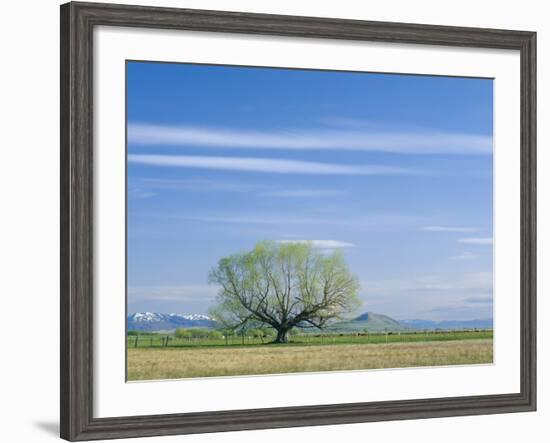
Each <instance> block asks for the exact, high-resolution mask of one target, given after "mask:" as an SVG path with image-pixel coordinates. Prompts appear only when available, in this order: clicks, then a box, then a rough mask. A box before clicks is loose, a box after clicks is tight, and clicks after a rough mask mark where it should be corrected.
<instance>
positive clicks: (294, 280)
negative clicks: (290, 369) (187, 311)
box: [209, 242, 359, 343]
mask: <svg viewBox="0 0 550 443" xmlns="http://www.w3.org/2000/svg"><path fill="white" fill-rule="evenodd" d="M209 280H210V282H211V283H215V284H217V285H219V286H220V287H221V289H220V292H219V294H218V300H217V301H218V303H217V305H216V306H215V307H214V308H213V309H212V310H211V312H210V314H211V316H212V317H213V318H215V319H216V320H217V321H218V322H219V323H220V324H221V325H222V328H230V329H232V330H235V331H241V332H242V331H243V330H248V329H251V328H252V329H255V328H258V327H263V328H266V327H268V328H269V327H270V328H273V329H274V330H275V331H277V334H276V337H275V339H274V342H276V343H285V342H287V340H288V333H289V331H291V330H292V328H295V327H299V328H318V329H323V328H325V327H326V326H327V325H328V324H329V323H330V321H331V320H334V319H338V318H342V316H344V315H345V314H347V313H349V312H352V311H354V310H355V309H356V308H357V307H358V305H359V300H358V297H357V291H358V289H359V284H358V281H357V279H356V278H355V277H354V276H353V275H351V273H350V272H349V270H348V267H347V264H346V262H345V260H344V258H343V256H342V255H341V254H340V253H339V252H334V253H331V254H323V253H321V252H320V251H318V250H316V249H315V248H313V246H312V244H310V243H282V244H279V243H275V242H261V243H258V244H257V245H256V246H255V247H254V249H252V250H251V251H248V252H245V253H241V254H235V255H231V256H229V257H225V258H222V259H221V260H220V261H219V262H218V265H217V266H216V267H215V268H214V269H212V271H211V272H210V276H209Z"/></svg>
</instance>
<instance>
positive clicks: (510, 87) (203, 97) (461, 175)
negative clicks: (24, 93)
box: [61, 3, 536, 441]
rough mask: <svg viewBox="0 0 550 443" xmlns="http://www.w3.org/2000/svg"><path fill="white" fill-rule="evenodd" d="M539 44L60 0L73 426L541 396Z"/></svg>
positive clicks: (402, 414) (479, 403) (511, 406)
mask: <svg viewBox="0 0 550 443" xmlns="http://www.w3.org/2000/svg"><path fill="white" fill-rule="evenodd" d="M535 42H536V34H535V33H533V32H525V31H510V30H495V29H475V28H457V27H446V26H433V25H420V24H403V23H381V22H368V21H356V20H342V19H331V18H313V17H293V16H278V15H263V14H248V13H235V12H219V11H202V10H189V9H169V8H156V7H142V6H139V7H138V6H122V5H113V4H99V3H68V4H65V5H63V6H61V437H62V438H64V439H67V440H70V441H76V440H92V439H106V438H122V437H143V436H154V435H171V434H188V433H202V432H220V431H235V430H247V429H262V428H280V427H291V426H310V425H326V424H343V423H357V422H369V421H380V420H400V419H416V418H428V417H444V416H457V415H473V414H492V413H505V412H506V413H508V412H519V411H533V410H535V408H536V293H535V281H536V278H535V277H536V238H535V234H536V203H535V202H536V193H535V183H536V177H535V168H536V140H535V134H536V126H535V125H536V118H535V116H536V112H535V104H536V103H535V99H536V86H535V78H536V47H535Z"/></svg>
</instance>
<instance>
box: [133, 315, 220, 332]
mask: <svg viewBox="0 0 550 443" xmlns="http://www.w3.org/2000/svg"><path fill="white" fill-rule="evenodd" d="M215 327H216V322H215V321H214V320H212V319H211V318H210V317H208V316H207V315H203V314H158V313H156V312H136V313H135V314H132V315H129V316H128V330H129V331H132V330H134V331H169V330H173V329H176V328H215Z"/></svg>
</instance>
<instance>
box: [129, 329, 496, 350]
mask: <svg viewBox="0 0 550 443" xmlns="http://www.w3.org/2000/svg"><path fill="white" fill-rule="evenodd" d="M489 338H493V331H492V330H479V331H431V332H421V331H417V332H411V331H409V332H401V333H370V334H322V335H321V334H300V335H294V336H292V337H291V339H290V342H289V343H287V344H285V345H281V346H312V345H315V346H317V345H330V344H338V345H342V344H376V343H411V342H414V343H416V342H426V341H449V340H475V339H489ZM269 340H270V339H269V338H263V339H262V338H259V337H252V336H244V337H241V336H232V337H228V338H227V339H224V338H177V337H174V336H173V335H168V334H151V333H149V334H144V335H141V336H129V337H128V348H164V347H169V348H174V347H175V348H189V347H191V348H196V347H225V346H239V347H242V346H245V347H249V346H254V345H255V346H263V345H264V344H265V343H267V342H269ZM270 346H277V345H270Z"/></svg>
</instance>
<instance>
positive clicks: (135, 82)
mask: <svg viewBox="0 0 550 443" xmlns="http://www.w3.org/2000/svg"><path fill="white" fill-rule="evenodd" d="M492 109H493V84H492V80H490V79H470V78H452V77H435V76H414V75H393V74H374V73H351V72H328V71H311V70H290V69H270V68H251V67H225V66H206V65H191V64H169V63H149V62H147V63H145V62H127V117H128V128H127V129H128V220H127V223H128V246H127V248H128V258H127V260H128V312H129V313H132V312H136V311H155V312H164V313H169V312H177V313H206V312H207V310H208V308H209V306H210V305H211V304H212V302H213V299H214V296H215V294H216V288H215V287H213V286H209V285H208V284H207V274H208V271H209V270H210V269H211V268H212V267H213V266H214V265H215V264H216V262H217V260H218V259H219V258H221V257H223V256H226V255H229V254H232V253H235V252H238V251H243V250H247V249H250V248H251V247H253V245H254V244H255V243H256V242H258V241H260V240H275V241H303V240H310V241H314V245H315V246H316V247H318V248H319V249H320V250H322V251H323V252H324V251H327V252H330V251H332V250H335V249H340V250H342V251H343V253H344V254H345V256H346V258H347V261H348V263H349V265H350V268H351V270H352V272H353V273H354V274H355V275H357V277H358V278H359V280H360V282H361V291H360V297H361V299H362V301H363V306H362V308H361V311H373V312H378V313H383V314H387V315H390V316H393V317H395V318H397V319H414V318H423V319H434V320H442V319H475V318H488V317H491V316H492V307H493V297H492V250H493V247H492V236H493V234H492V223H493V220H492V205H493V197H492V193H493V185H492V180H493V172H492V162H493V156H492V128H493V114H492V112H493V111H492Z"/></svg>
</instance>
